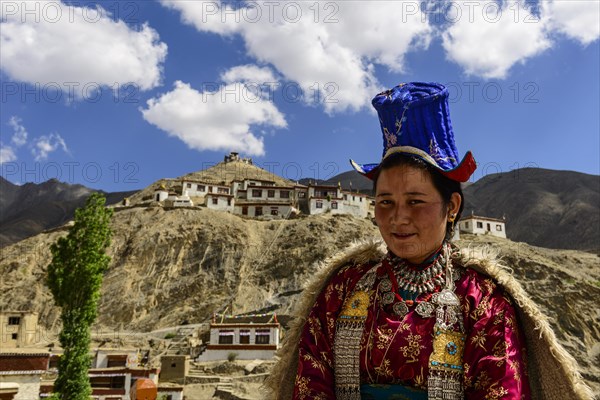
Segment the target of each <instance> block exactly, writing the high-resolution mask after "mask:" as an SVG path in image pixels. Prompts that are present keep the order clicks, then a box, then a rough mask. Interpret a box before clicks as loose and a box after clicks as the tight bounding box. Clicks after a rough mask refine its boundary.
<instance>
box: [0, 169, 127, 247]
mask: <svg viewBox="0 0 600 400" xmlns="http://www.w3.org/2000/svg"><path fill="white" fill-rule="evenodd" d="M95 191H96V190H94V189H90V188H87V187H85V186H83V185H71V184H68V183H64V182H59V181H58V180H56V179H50V180H48V181H46V182H43V183H40V184H37V183H26V184H24V185H22V186H18V185H14V184H13V183H11V182H9V181H8V180H6V179H4V178H2V177H0V247H3V246H6V245H8V244H11V243H15V242H18V241H19V240H22V239H24V238H27V237H29V236H33V235H36V234H38V233H39V232H42V231H44V230H46V229H51V228H55V227H57V226H60V225H63V224H64V223H66V222H67V221H69V220H71V219H72V218H73V215H74V213H75V209H77V208H78V207H81V206H82V205H83V204H85V199H86V198H87V197H88V196H89V195H90V194H92V193H93V192H95ZM103 193H104V192H103ZM132 193H135V192H117V193H104V194H105V196H106V198H107V203H108V204H114V203H118V202H120V201H121V200H122V199H123V198H124V197H127V196H130V195H131V194H132Z"/></svg>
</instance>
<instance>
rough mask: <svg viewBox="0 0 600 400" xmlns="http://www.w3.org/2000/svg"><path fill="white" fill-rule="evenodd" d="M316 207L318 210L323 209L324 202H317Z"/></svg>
mask: <svg viewBox="0 0 600 400" xmlns="http://www.w3.org/2000/svg"><path fill="white" fill-rule="evenodd" d="M315 207H316V208H323V202H322V201H320V200H318V201H317V202H316V204H315Z"/></svg>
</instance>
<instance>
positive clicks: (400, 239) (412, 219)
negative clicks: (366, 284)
mask: <svg viewBox="0 0 600 400" xmlns="http://www.w3.org/2000/svg"><path fill="white" fill-rule="evenodd" d="M460 201H461V198H460V195H459V194H458V193H453V194H452V197H451V199H450V203H449V204H448V206H447V207H446V206H444V203H443V201H442V196H441V195H440V193H439V192H438V191H437V189H436V188H435V186H433V182H432V180H431V176H430V175H429V173H428V172H427V171H424V170H421V169H418V168H414V167H411V166H408V165H400V166H396V167H391V168H388V169H385V170H383V171H381V173H380V174H379V178H378V179H377V187H376V190H375V221H377V226H378V227H379V231H380V232H381V236H382V237H383V240H384V241H385V243H386V244H387V246H388V248H389V249H390V250H391V251H392V252H393V253H394V254H395V255H396V256H398V257H401V258H404V259H406V260H407V261H409V262H411V263H415V264H418V263H421V262H423V261H425V260H426V259H427V258H428V256H429V255H431V254H432V253H433V252H434V251H436V250H437V249H438V248H439V247H440V245H441V244H442V241H443V240H444V237H445V235H446V223H447V221H448V217H449V214H450V213H457V212H458V210H459V207H460Z"/></svg>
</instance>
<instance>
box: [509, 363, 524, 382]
mask: <svg viewBox="0 0 600 400" xmlns="http://www.w3.org/2000/svg"><path fill="white" fill-rule="evenodd" d="M508 366H509V368H510V369H512V370H513V372H514V373H515V380H516V381H517V382H521V373H520V372H519V362H518V361H517V360H514V361H513V360H508Z"/></svg>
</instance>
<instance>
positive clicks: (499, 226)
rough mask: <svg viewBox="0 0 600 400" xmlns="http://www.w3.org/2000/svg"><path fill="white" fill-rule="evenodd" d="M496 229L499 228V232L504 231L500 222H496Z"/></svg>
mask: <svg viewBox="0 0 600 400" xmlns="http://www.w3.org/2000/svg"><path fill="white" fill-rule="evenodd" d="M496 230H497V231H498V232H502V225H500V224H496Z"/></svg>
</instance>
